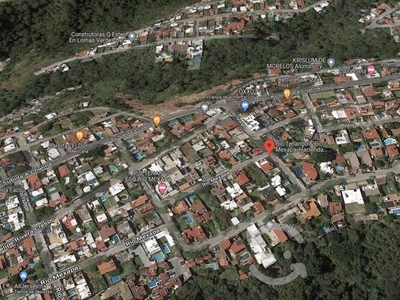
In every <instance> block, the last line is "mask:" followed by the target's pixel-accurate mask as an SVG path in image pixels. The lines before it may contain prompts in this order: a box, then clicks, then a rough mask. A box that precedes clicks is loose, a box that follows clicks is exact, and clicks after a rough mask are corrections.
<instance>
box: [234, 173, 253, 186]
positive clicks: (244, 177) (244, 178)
mask: <svg viewBox="0 0 400 300" xmlns="http://www.w3.org/2000/svg"><path fill="white" fill-rule="evenodd" d="M235 180H236V182H237V184H238V185H245V184H246V183H248V182H249V181H250V179H249V177H247V175H246V174H244V173H241V174H240V175H239V176H237V177H236V178H235Z"/></svg>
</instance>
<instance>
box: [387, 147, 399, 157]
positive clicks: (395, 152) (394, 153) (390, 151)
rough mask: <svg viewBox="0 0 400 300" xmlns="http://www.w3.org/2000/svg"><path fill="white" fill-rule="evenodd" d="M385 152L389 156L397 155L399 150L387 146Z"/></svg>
mask: <svg viewBox="0 0 400 300" xmlns="http://www.w3.org/2000/svg"><path fill="white" fill-rule="evenodd" d="M386 152H387V154H388V155H389V156H396V155H399V148H398V147H397V145H388V146H386Z"/></svg>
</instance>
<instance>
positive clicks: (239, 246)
mask: <svg viewBox="0 0 400 300" xmlns="http://www.w3.org/2000/svg"><path fill="white" fill-rule="evenodd" d="M244 249H246V245H245V244H244V243H243V241H242V240H241V239H240V238H238V239H237V240H236V241H234V242H233V243H232V245H231V246H230V248H229V252H230V253H231V255H232V257H234V256H235V254H237V253H239V252H240V251H242V250H244Z"/></svg>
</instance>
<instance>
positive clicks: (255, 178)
mask: <svg viewBox="0 0 400 300" xmlns="http://www.w3.org/2000/svg"><path fill="white" fill-rule="evenodd" d="M244 171H245V172H246V174H247V175H248V176H249V177H250V178H251V179H252V182H254V184H256V185H263V184H265V183H267V177H266V176H265V174H264V172H263V171H262V170H261V169H260V168H259V167H257V166H256V165H255V164H251V165H248V166H246V167H245V168H244Z"/></svg>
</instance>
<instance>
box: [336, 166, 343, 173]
mask: <svg viewBox="0 0 400 300" xmlns="http://www.w3.org/2000/svg"><path fill="white" fill-rule="evenodd" d="M336 169H337V170H338V171H340V172H342V171H344V167H343V166H337V167H336Z"/></svg>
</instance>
